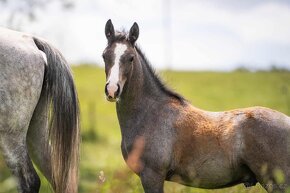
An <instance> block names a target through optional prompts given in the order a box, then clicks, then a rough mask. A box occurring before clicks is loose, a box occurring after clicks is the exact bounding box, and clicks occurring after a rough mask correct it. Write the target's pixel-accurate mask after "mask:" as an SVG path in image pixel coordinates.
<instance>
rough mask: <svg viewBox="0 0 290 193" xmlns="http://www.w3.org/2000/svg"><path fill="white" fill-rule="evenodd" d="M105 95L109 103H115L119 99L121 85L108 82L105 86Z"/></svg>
mask: <svg viewBox="0 0 290 193" xmlns="http://www.w3.org/2000/svg"><path fill="white" fill-rule="evenodd" d="M105 94H106V97H107V100H108V101H110V102H115V101H116V100H117V99H118V98H119V94H120V85H119V84H110V82H108V83H107V84H106V86H105Z"/></svg>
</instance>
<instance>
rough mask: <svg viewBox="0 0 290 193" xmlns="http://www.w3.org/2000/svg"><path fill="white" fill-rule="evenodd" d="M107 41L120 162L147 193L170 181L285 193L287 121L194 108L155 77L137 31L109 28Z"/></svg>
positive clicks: (259, 111)
mask: <svg viewBox="0 0 290 193" xmlns="http://www.w3.org/2000/svg"><path fill="white" fill-rule="evenodd" d="M105 35H106V37H107V40H108V45H107V47H106V48H105V50H104V52H103V58H104V62H105V72H106V79H107V83H106V86H105V94H106V96H107V100H109V101H116V109H117V115H118V119H119V124H120V128H121V134H122V143H121V148H122V154H123V157H124V159H125V160H126V163H127V165H128V166H129V167H130V168H131V169H132V170H133V171H134V172H135V173H137V174H138V175H139V176H140V178H141V182H142V185H143V188H144V190H145V192H146V193H163V185H164V181H165V180H167V181H173V182H178V183H180V184H184V185H187V186H192V187H199V188H208V189H214V188H224V187H229V186H233V185H235V184H239V183H243V184H244V185H245V186H254V185H255V184H256V183H257V182H259V183H260V184H261V185H262V186H263V187H264V188H265V189H266V190H267V191H269V192H271V191H279V192H285V191H286V188H287V187H288V186H289V185H290V118H289V117H288V116H286V115H284V114H282V113H280V112H277V111H275V110H271V109H268V108H263V107H251V108H245V109H236V110H231V111H226V112H208V111H204V110H201V109H198V108H196V107H193V106H192V105H191V104H190V103H189V102H188V101H187V100H185V99H184V98H183V97H181V96H180V95H179V94H177V93H175V92H173V91H171V90H170V89H169V88H167V87H166V86H165V85H164V84H163V83H162V82H161V80H160V79H159V78H158V76H157V75H156V74H155V73H154V70H153V69H152V67H151V66H150V64H149V62H148V60H147V59H146V57H145V56H144V54H143V53H142V52H141V50H140V49H139V47H138V46H136V44H135V43H136V40H137V39H138V36H139V27H138V25H137V23H134V25H133V26H132V27H131V29H130V31H129V33H125V32H115V30H114V26H113V24H112V22H111V20H108V21H107V23H106V27H105ZM276 174H279V175H280V177H279V176H278V177H277V176H276ZM279 179H280V180H279ZM281 179H282V180H281Z"/></svg>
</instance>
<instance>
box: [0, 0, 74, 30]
mask: <svg viewBox="0 0 290 193" xmlns="http://www.w3.org/2000/svg"><path fill="white" fill-rule="evenodd" d="M51 3H58V4H59V6H61V7H62V8H63V9H64V10H69V9H73V8H74V5H75V0H0V10H4V9H6V10H8V15H7V17H6V18H5V19H6V21H5V22H6V27H9V28H12V29H17V30H20V29H21V26H22V25H23V23H24V22H27V21H35V20H37V14H41V11H43V10H44V9H46V8H47V6H48V5H49V4H51Z"/></svg>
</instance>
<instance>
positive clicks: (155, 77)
mask: <svg viewBox="0 0 290 193" xmlns="http://www.w3.org/2000/svg"><path fill="white" fill-rule="evenodd" d="M135 48H136V51H137V53H138V54H139V56H140V57H141V58H142V60H143V61H144V64H145V67H146V68H147V69H148V71H149V73H150V75H151V76H152V77H153V80H154V81H155V83H156V84H157V86H158V87H159V88H160V89H161V90H162V91H163V92H164V93H165V94H167V95H168V96H171V97H173V98H175V99H177V100H178V101H179V102H181V103H184V100H185V99H184V98H183V97H182V96H181V95H180V94H178V93H176V92H174V91H172V90H171V89H170V88H168V87H167V86H166V85H165V84H164V83H163V81H162V80H161V78H160V77H159V76H158V74H157V73H156V71H155V69H154V68H153V67H152V65H151V64H150V63H149V61H148V60H147V58H146V57H145V55H144V53H143V52H142V51H141V49H140V48H139V46H135Z"/></svg>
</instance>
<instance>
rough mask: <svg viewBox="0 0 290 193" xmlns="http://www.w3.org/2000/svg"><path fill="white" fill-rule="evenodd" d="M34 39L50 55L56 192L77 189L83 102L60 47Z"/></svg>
mask: <svg viewBox="0 0 290 193" xmlns="http://www.w3.org/2000/svg"><path fill="white" fill-rule="evenodd" d="M33 40H34V42H35V44H36V46H37V47H38V49H39V50H41V51H43V52H44V53H45V54H46V57H47V65H46V66H45V74H44V83H43V88H42V89H43V90H42V91H43V93H46V96H45V97H46V99H47V102H48V103H47V104H49V108H47V109H48V111H49V113H48V114H49V130H48V132H49V139H48V141H49V145H50V153H51V168H52V171H51V175H52V176H51V177H52V179H51V180H52V182H51V183H52V184H51V185H52V187H53V189H54V191H55V193H76V192H77V191H78V190H77V189H78V164H79V144H80V137H79V136H80V131H79V104H78V97H77V92H76V88H75V85H74V81H73V77H72V73H71V70H70V68H69V66H68V63H67V61H66V60H65V58H64V57H63V56H62V54H61V53H60V52H59V51H58V50H57V49H55V48H54V47H52V46H50V45H49V44H48V43H47V42H45V41H43V40H40V39H38V38H35V37H34V38H33Z"/></svg>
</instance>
